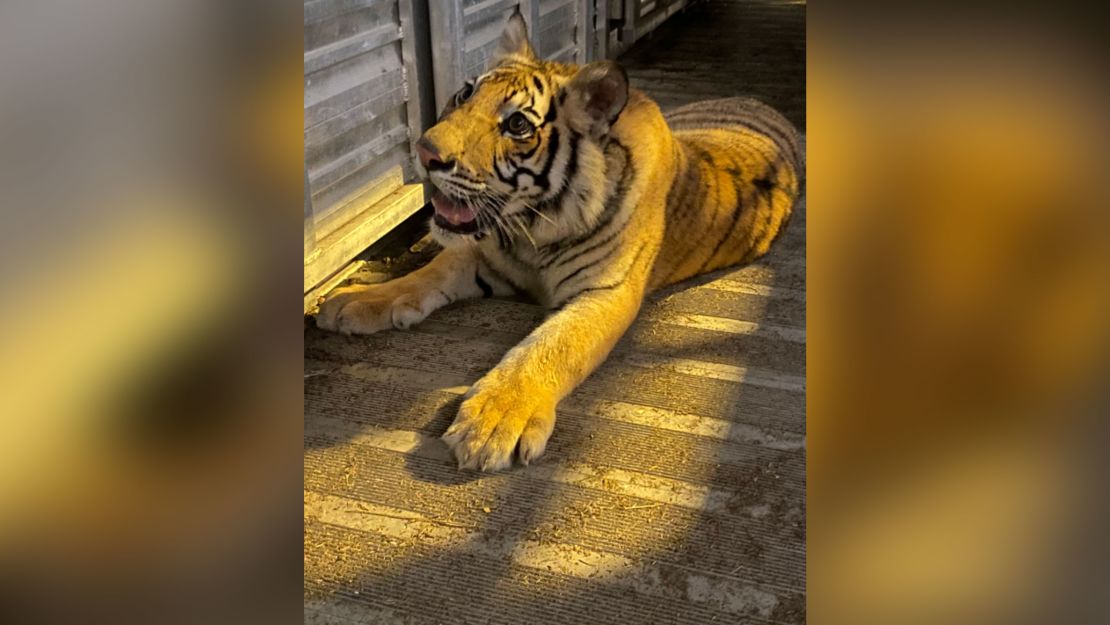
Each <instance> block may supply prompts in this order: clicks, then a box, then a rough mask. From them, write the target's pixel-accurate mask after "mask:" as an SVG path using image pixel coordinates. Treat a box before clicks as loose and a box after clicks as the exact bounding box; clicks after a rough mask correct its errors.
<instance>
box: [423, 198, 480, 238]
mask: <svg viewBox="0 0 1110 625" xmlns="http://www.w3.org/2000/svg"><path fill="white" fill-rule="evenodd" d="M432 207H433V208H435V216H434V217H433V218H432V220H433V221H435V224H436V225H437V226H439V227H440V228H443V229H444V230H447V231H449V232H457V233H459V234H473V233H475V232H478V212H477V211H476V210H475V209H474V207H473V206H471V205H469V204H466V203H465V202H463V201H461V200H456V199H455V198H452V197H448V196H447V195H446V194H444V193H443V192H442V191H440V190H439V189H434V188H433V190H432Z"/></svg>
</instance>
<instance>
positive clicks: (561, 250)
mask: <svg viewBox="0 0 1110 625" xmlns="http://www.w3.org/2000/svg"><path fill="white" fill-rule="evenodd" d="M612 145H614V146H616V147H617V148H619V149H621V150H623V151H624V155H625V163H624V166H623V168H622V169H621V178H620V180H619V181H618V182H617V187H616V189H615V190H614V192H613V195H612V197H610V198H606V199H605V210H604V211H602V213H601V216H600V217H599V218H598V220H597V223H596V224H594V227H593V228H592V229H590V231H589V232H587V233H585V234H583V235H580V236H578V237H577V238H575V239H574V240H573V241H571V242H570V243H566V242H559V243H556V244H554V245H553V246H552V247H553V248H554V249H553V252H554V254H553V255H552V256H551V258H549V259H547V261H546V262H544V263H543V264H542V265H541V266H540V267H541V268H542V269H546V268H548V267H550V266H551V265H552V264H554V263H556V262H560V264H562V263H561V261H560V260H559V259H560V258H562V257H564V256H565V255H566V254H567V253H569V252H572V251H574V249H575V248H577V247H578V246H579V245H582V244H583V243H586V242H588V241H590V240H591V239H593V237H594V236H595V235H596V234H597V233H598V232H600V231H602V230H604V229H605V228H606V227H607V226H608V225H609V224H610V223H612V221H613V219H614V218H615V217H616V216H617V214H618V213H620V209H621V207H622V205H623V204H624V196H625V194H627V193H628V188H629V187H631V186H632V178H633V177H634V176H635V169H634V168H633V165H632V159H631V153H630V152H629V150H628V148H626V147H625V146H624V145H623V144H621V143H620V142H619V141H616V140H614V141H613V142H612ZM606 174H607V175H608V174H609V172H606ZM621 227H622V228H623V225H622V226H621ZM618 230H619V229H618Z"/></svg>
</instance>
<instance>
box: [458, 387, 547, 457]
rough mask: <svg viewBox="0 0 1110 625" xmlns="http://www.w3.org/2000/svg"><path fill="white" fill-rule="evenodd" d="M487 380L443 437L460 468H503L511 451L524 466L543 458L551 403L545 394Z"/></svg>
mask: <svg viewBox="0 0 1110 625" xmlns="http://www.w3.org/2000/svg"><path fill="white" fill-rule="evenodd" d="M490 377H492V376H487V378H484V379H482V380H480V381H479V382H478V384H477V385H476V386H475V389H474V391H473V394H472V395H471V396H470V398H469V399H467V400H466V401H464V402H463V403H462V406H461V407H460V408H459V414H458V416H456V417H455V423H454V424H452V425H451V427H449V428H447V432H446V433H445V434H444V435H443V440H444V442H446V443H447V445H448V446H449V447H450V448H451V449H452V450H453V451H454V452H455V458H456V459H457V460H458V461H459V468H460V469H480V470H482V471H498V470H500V469H506V468H508V467H509V466H510V465H512V463H513V452H514V451H518V454H519V457H520V461H521V463H522V464H529V463H530V462H532V461H533V460H535V459H537V458H539V457H540V456H541V455H542V454H543V452H544V449H546V448H547V439H549V438H551V431H552V430H553V429H554V428H555V400H554V399H553V398H551V396H550V394H549V393H548V392H547V391H545V390H541V389H538V388H536V387H535V386H534V385H529V384H528V383H527V382H522V381H520V380H492V379H489V378H490Z"/></svg>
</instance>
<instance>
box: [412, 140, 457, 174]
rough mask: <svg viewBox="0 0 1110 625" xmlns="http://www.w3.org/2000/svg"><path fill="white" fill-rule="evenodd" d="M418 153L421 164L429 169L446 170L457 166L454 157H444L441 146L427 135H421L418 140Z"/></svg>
mask: <svg viewBox="0 0 1110 625" xmlns="http://www.w3.org/2000/svg"><path fill="white" fill-rule="evenodd" d="M416 155H417V156H418V157H419V158H420V164H421V165H423V166H424V169H427V170H428V171H444V170H449V169H453V168H454V167H455V161H454V159H446V158H443V156H441V155H440V152H439V148H437V147H436V146H435V144H434V143H432V142H431V141H429V140H428V138H427V137H420V140H419V141H417V142H416Z"/></svg>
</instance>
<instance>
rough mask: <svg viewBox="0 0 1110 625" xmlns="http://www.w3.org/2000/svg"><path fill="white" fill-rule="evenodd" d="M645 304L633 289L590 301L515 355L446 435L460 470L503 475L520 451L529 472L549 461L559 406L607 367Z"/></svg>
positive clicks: (580, 301) (476, 391) (588, 296)
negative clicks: (545, 455)
mask: <svg viewBox="0 0 1110 625" xmlns="http://www.w3.org/2000/svg"><path fill="white" fill-rule="evenodd" d="M642 297H643V288H642V286H636V285H634V284H632V283H625V284H623V285H621V286H619V287H617V288H605V289H596V290H590V291H587V292H585V293H582V294H580V295H579V296H578V297H577V298H576V299H574V300H572V301H571V302H570V303H568V304H567V305H566V306H564V307H563V308H562V309H561V310H560V311H559V312H557V313H555V314H554V315H552V316H551V317H550V318H548V319H547V320H546V321H545V322H544V323H543V324H541V325H540V327H538V328H536V330H535V331H533V332H532V333H531V334H530V335H528V337H527V338H526V339H524V341H523V342H521V343H520V344H519V345H517V346H516V347H514V348H513V349H512V350H510V351H509V353H507V354H506V355H505V357H504V358H502V360H501V362H500V363H498V365H497V366H496V367H494V368H493V369H492V370H491V371H490V372H489V373H488V374H486V375H485V377H483V378H482V379H481V380H479V381H478V382H477V383H476V384H475V385H474V386H473V387H471V389H470V392H469V393H468V394H467V399H466V400H465V401H463V403H462V406H461V407H460V408H459V413H458V415H457V416H456V417H455V422H454V424H452V425H451V427H450V428H448V429H447V432H446V433H445V434H444V435H443V440H444V441H445V442H446V443H447V445H448V446H449V447H451V448H452V450H453V451H454V453H455V458H456V459H457V460H458V463H459V467H460V468H467V469H481V470H482V471H496V470H499V469H504V468H507V467H509V466H510V465H511V464H512V461H513V452H514V451H517V453H518V456H519V458H520V462H521V463H522V464H528V463H530V462H532V461H533V460H535V459H536V458H538V457H539V456H540V455H541V454H543V452H544V449H546V447H547V440H548V438H550V437H551V432H552V430H553V429H554V427H555V405H556V404H557V403H558V402H559V400H561V399H562V398H563V397H564V396H566V395H567V394H568V393H570V392H571V391H572V390H574V388H575V387H576V386H578V384H579V383H580V382H582V380H584V379H585V378H586V376H588V375H589V374H590V373H592V372H593V370H594V369H596V368H597V366H598V365H600V364H601V362H602V361H603V360H605V357H606V356H607V355H608V354H609V352H610V351H611V350H612V349H613V346H614V345H616V343H617V341H618V340H619V339H620V337H621V335H623V334H624V332H625V330H627V329H628V326H629V325H631V324H632V321H633V319H635V317H636V313H637V312H638V310H639V307H640V302H641V300H642Z"/></svg>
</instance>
